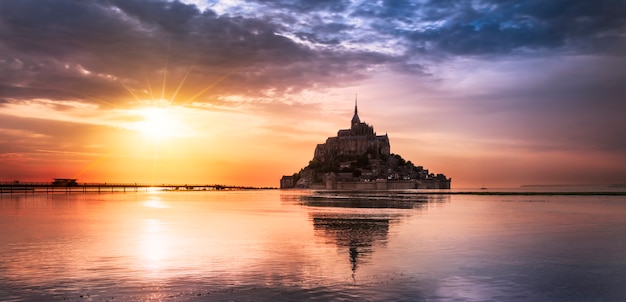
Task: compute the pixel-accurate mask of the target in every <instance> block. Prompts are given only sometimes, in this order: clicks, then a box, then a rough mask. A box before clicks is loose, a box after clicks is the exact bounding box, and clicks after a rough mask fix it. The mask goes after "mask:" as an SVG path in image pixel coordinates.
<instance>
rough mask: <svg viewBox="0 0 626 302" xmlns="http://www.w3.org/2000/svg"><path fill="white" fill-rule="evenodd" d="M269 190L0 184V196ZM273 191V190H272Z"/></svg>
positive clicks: (139, 185) (98, 184)
mask: <svg viewBox="0 0 626 302" xmlns="http://www.w3.org/2000/svg"><path fill="white" fill-rule="evenodd" d="M253 189H270V188H255V187H243V186H228V185H216V184H212V185H210V184H191V185H190V184H182V185H181V184H160V185H157V184H139V183H131V184H129V183H106V182H105V183H75V184H71V185H58V184H52V183H49V182H48V183H44V182H40V183H38V182H0V194H35V193H46V194H56V193H66V194H69V193H107V192H108V193H115V192H122V193H125V192H148V191H221V190H253ZM272 189H273V188H272Z"/></svg>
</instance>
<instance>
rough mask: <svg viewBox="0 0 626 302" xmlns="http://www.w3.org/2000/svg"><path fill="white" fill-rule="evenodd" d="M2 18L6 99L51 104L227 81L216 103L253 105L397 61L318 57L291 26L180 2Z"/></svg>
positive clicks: (23, 8)
mask: <svg viewBox="0 0 626 302" xmlns="http://www.w3.org/2000/svg"><path fill="white" fill-rule="evenodd" d="M0 10H1V11H2V13H0V18H1V19H0V22H1V23H2V25H3V26H2V29H0V38H2V41H3V42H1V43H0V51H1V52H2V54H3V57H4V58H7V59H4V60H3V61H0V68H1V69H0V70H2V73H1V74H0V78H1V79H2V82H3V83H4V85H5V86H7V87H6V88H5V89H3V91H4V93H3V95H2V97H4V98H7V99H9V98H15V99H19V98H33V97H44V96H45V97H50V92H51V90H52V91H54V93H53V97H56V98H72V99H77V98H80V99H83V100H85V101H88V100H89V98H85V95H87V96H89V97H91V98H105V99H107V100H109V101H110V100H119V99H129V97H130V96H131V95H134V96H135V97H137V98H146V97H147V94H148V92H147V91H148V90H151V89H154V90H156V91H158V90H159V88H161V87H159V86H162V85H163V83H165V85H168V87H167V88H166V89H167V92H168V93H167V95H172V94H173V93H174V91H175V90H176V88H177V86H178V85H179V83H181V82H183V80H185V81H186V82H185V84H188V86H187V87H186V91H187V92H188V94H190V95H191V94H194V93H196V92H200V91H202V90H204V89H205V88H206V87H207V86H210V85H211V84H212V83H214V82H217V81H221V80H220V79H221V78H222V77H224V75H227V76H228V77H227V79H226V80H224V81H223V82H221V83H220V85H218V86H216V87H215V88H214V89H213V90H212V92H213V93H214V94H217V95H230V94H244V95H246V94H247V95H254V94H259V93H260V92H262V91H264V90H267V89H274V90H288V89H291V90H293V89H295V90H298V89H302V88H309V87H316V86H319V85H332V84H333V83H337V82H346V81H347V82H350V81H353V80H356V79H360V78H362V77H363V74H362V73H361V72H360V71H362V70H365V69H367V68H369V67H371V66H375V65H378V64H384V63H386V62H389V61H393V58H391V57H389V56H387V55H384V54H379V53H375V52H368V51H359V50H346V49H343V50H339V51H338V50H328V49H327V50H317V49H313V48H311V47H309V46H307V45H304V44H302V43H297V42H296V41H293V40H292V39H290V38H288V37H286V36H285V35H281V34H280V33H281V32H285V29H286V28H287V27H286V24H278V23H275V22H273V21H272V20H267V19H264V18H247V17H242V16H229V15H222V16H218V15H217V14H216V13H214V12H213V11H211V10H205V11H202V12H201V11H200V10H198V9H197V8H196V7H195V6H194V5H187V4H183V3H180V2H178V1H172V2H166V1H114V0H110V1H104V0H103V1H83V2H75V1H67V0H57V1H20V2H2V3H1V4H0ZM342 26H343V25H340V24H337V25H330V28H329V29H328V30H332V28H340V27H342ZM322 27H323V26H318V28H322ZM301 36H302V37H304V35H302V34H301ZM308 39H309V40H312V41H315V43H319V42H320V41H321V40H320V39H316V38H314V37H313V36H309V38H308ZM18 63H19V64H18ZM166 73H167V74H166ZM167 78H169V82H166V81H165V80H166V79H167ZM151 86H154V87H151ZM154 94H157V95H159V93H154Z"/></svg>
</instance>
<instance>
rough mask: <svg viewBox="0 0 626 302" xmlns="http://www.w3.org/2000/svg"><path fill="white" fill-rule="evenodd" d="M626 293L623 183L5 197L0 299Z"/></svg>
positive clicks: (600, 297)
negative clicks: (528, 192) (592, 191)
mask: <svg viewBox="0 0 626 302" xmlns="http://www.w3.org/2000/svg"><path fill="white" fill-rule="evenodd" d="M301 299H308V300H311V299H317V300H375V301H379V300H396V301H399V300H405V301H624V300H626V196H506V195H505V196H476V195H415V194H409V193H406V192H405V193H402V192H396V193H393V194H390V193H379V194H359V195H354V194H346V193H314V192H310V191H236V192H208V191H207V192H152V193H151V192H140V193H108V194H96V193H93V194H91V193H87V194H83V193H72V194H63V193H61V194H51V195H46V194H34V195H33V194H24V195H22V194H13V195H7V194H4V195H0V300H1V301H64V300H66V301H68V300H69V301H147V300H150V301H205V300H206V301H252V300H254V301H259V300H273V301H274V300H282V301H293V300H301Z"/></svg>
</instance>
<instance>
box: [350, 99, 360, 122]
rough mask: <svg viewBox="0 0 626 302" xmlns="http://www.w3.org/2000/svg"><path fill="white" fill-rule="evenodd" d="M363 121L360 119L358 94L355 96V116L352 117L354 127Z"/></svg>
mask: <svg viewBox="0 0 626 302" xmlns="http://www.w3.org/2000/svg"><path fill="white" fill-rule="evenodd" d="M360 123H361V119H359V109H358V108H357V96H356V95H355V96H354V116H353V117H352V127H351V128H354V127H355V126H358V125H359V124H360Z"/></svg>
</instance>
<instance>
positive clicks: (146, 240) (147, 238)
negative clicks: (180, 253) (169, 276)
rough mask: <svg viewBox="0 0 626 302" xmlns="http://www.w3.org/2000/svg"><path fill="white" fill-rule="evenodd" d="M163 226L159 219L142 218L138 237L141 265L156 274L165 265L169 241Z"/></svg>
mask: <svg viewBox="0 0 626 302" xmlns="http://www.w3.org/2000/svg"><path fill="white" fill-rule="evenodd" d="M164 231H165V226H164V224H163V222H162V221H161V220H159V219H144V220H143V221H142V232H141V233H140V238H138V239H139V258H140V259H141V261H142V264H143V267H144V268H146V269H148V270H149V271H150V272H151V273H152V274H158V273H159V272H160V271H162V270H163V268H164V267H165V260H167V258H168V256H169V254H168V248H167V244H168V242H169V238H168V236H167V235H166V234H165V232H164Z"/></svg>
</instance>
